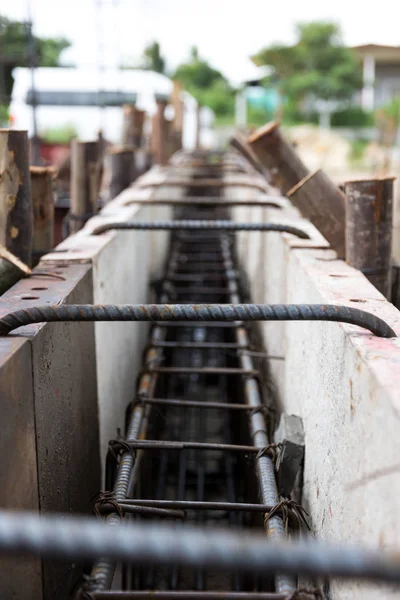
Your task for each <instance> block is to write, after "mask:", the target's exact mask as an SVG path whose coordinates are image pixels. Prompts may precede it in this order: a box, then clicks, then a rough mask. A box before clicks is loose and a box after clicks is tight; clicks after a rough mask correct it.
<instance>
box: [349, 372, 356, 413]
mask: <svg viewBox="0 0 400 600" xmlns="http://www.w3.org/2000/svg"><path fill="white" fill-rule="evenodd" d="M350 410H351V414H352V416H353V415H354V410H355V408H354V394H353V380H352V379H350Z"/></svg>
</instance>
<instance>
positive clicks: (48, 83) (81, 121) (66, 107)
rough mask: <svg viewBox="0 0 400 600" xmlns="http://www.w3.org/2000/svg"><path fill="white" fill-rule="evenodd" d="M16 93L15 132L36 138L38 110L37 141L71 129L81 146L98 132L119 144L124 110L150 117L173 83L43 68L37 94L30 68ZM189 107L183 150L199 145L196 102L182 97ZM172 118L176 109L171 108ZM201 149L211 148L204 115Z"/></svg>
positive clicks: (120, 73)
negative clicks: (124, 107)
mask: <svg viewBox="0 0 400 600" xmlns="http://www.w3.org/2000/svg"><path fill="white" fill-rule="evenodd" d="M13 76H14V87H13V93H12V100H11V104H10V116H11V122H12V127H13V128H15V129H27V130H28V133H29V135H30V136H31V135H32V134H33V114H32V113H33V109H32V103H33V100H35V104H36V121H37V130H38V135H39V136H43V135H45V134H46V132H48V131H50V130H52V129H53V130H54V129H62V128H66V127H71V129H73V130H74V131H75V132H76V134H77V136H78V137H79V138H80V139H82V140H90V139H94V138H96V137H97V134H98V132H99V130H100V129H101V130H102V132H103V136H104V137H105V138H106V139H107V140H109V141H110V142H113V143H119V142H120V138H121V131H122V110H121V105H123V104H132V103H136V106H137V107H138V108H139V109H142V110H145V111H146V112H147V113H148V114H149V115H153V114H154V113H155V111H156V97H157V96H163V97H166V98H168V97H169V96H170V95H171V92H172V88H173V83H172V81H171V80H170V79H169V78H168V77H166V76H165V75H161V74H160V73H155V72H154V71H145V70H140V69H135V70H131V69H129V70H128V69H106V70H104V71H99V70H95V69H81V68H78V69H75V68H64V67H58V68H47V67H40V68H38V69H36V70H35V72H34V80H35V94H34V95H33V92H32V80H31V72H30V70H29V69H26V68H20V67H18V68H16V69H14V71H13ZM182 98H183V100H184V104H185V113H184V131H183V146H184V148H185V149H191V148H194V146H195V141H196V118H197V117H196V111H197V102H196V100H195V99H194V98H193V96H191V95H190V94H189V93H188V92H186V91H183V92H182ZM167 111H169V113H168V112H167V114H166V116H167V118H172V116H173V108H172V107H171V106H169V107H168V108H167ZM200 120H201V143H202V144H204V145H205V146H209V145H210V143H212V133H211V127H212V123H213V113H212V111H210V110H209V109H207V108H206V109H202V112H201V119H200Z"/></svg>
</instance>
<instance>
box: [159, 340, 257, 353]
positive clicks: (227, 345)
mask: <svg viewBox="0 0 400 600" xmlns="http://www.w3.org/2000/svg"><path fill="white" fill-rule="evenodd" d="M149 346H152V347H154V348H171V349H174V348H175V349H176V348H187V349H188V350H229V351H231V350H238V349H243V350H246V348H245V347H243V346H239V344H236V342H181V341H179V342H174V341H169V342H155V343H151V344H149Z"/></svg>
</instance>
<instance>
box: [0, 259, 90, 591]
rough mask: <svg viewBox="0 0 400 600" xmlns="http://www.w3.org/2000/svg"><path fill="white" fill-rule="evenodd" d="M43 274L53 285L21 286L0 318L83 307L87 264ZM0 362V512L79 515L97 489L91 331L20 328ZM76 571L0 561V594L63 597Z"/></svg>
mask: <svg viewBox="0 0 400 600" xmlns="http://www.w3.org/2000/svg"><path fill="white" fill-rule="evenodd" d="M63 267H66V268H63ZM48 269H49V271H52V272H53V273H54V274H55V275H59V276H60V277H62V279H55V278H47V277H46V278H45V277H41V276H35V275H34V276H33V277H31V278H29V279H26V280H23V281H20V282H19V283H18V284H17V285H15V286H14V287H13V288H11V289H10V290H9V291H8V292H7V293H6V294H4V295H3V296H2V297H1V299H0V314H1V315H4V314H6V313H8V312H10V311H12V310H17V309H19V308H28V307H29V306H34V305H38V304H47V303H48V304H57V303H60V302H66V303H74V302H91V301H92V297H93V292H92V277H91V270H90V267H89V266H87V265H69V266H66V265H61V264H59V263H58V262H57V263H49V265H48ZM40 270H42V269H40ZM0 355H1V357H2V362H1V368H0V380H1V403H2V414H3V415H4V416H3V418H4V420H5V426H4V427H3V434H2V435H1V436H0V448H1V453H2V456H3V457H7V458H6V460H2V463H1V466H0V481H1V482H2V484H3V486H2V508H10V509H15V508H16V507H18V508H24V509H31V510H37V509H39V510H40V511H42V512H49V511H50V512H74V513H88V512H89V511H90V510H91V503H90V498H91V497H92V496H93V494H95V493H96V491H98V488H99V484H100V463H99V452H98V447H99V439H98V422H97V389H96V362H95V347H94V327H93V324H91V323H85V324H83V326H82V327H80V328H76V327H75V328H74V327H71V324H68V323H56V324H51V325H50V324H39V325H31V326H28V327H24V328H23V329H22V328H21V330H20V331H18V333H16V334H14V335H11V336H9V337H7V338H1V339H0ZM88 464H90V465H91V468H90V469H87V465H88ZM80 571H81V569H80V568H78V569H77V568H76V567H74V566H73V565H72V564H60V563H56V562H54V563H52V562H51V561H46V562H43V564H42V565H40V562H39V561H32V560H29V561H28V560H26V561H21V562H20V561H15V560H14V561H12V562H11V561H6V562H2V565H1V568H0V595H1V597H2V598H3V597H4V598H11V597H15V598H22V599H25V598H29V599H30V598H32V599H37V598H41V597H42V594H43V597H45V598H48V597H62V595H61V590H63V589H65V587H66V586H69V587H71V586H72V585H73V583H74V580H75V579H77V578H78V577H79V575H80ZM42 574H43V588H42V578H41V576H42Z"/></svg>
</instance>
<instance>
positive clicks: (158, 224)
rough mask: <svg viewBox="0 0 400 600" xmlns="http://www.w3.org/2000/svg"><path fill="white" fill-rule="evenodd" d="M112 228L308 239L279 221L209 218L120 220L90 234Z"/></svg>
mask: <svg viewBox="0 0 400 600" xmlns="http://www.w3.org/2000/svg"><path fill="white" fill-rule="evenodd" d="M113 229H129V230H130V229H146V230H160V231H164V230H165V231H175V230H180V231H185V230H195V231H198V230H201V231H203V230H204V231H277V232H282V233H291V234H292V235H295V236H297V237H299V238H301V239H303V240H308V239H310V236H309V235H308V233H306V232H305V231H303V230H301V229H299V228H298V227H293V226H292V225H284V224H282V225H281V224H279V223H235V222H233V221H209V220H204V221H203V220H184V221H178V220H176V221H122V222H115V223H104V225H99V226H98V227H95V228H94V229H93V231H92V232H91V234H92V235H100V234H101V233H105V232H106V231H110V230H113Z"/></svg>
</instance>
